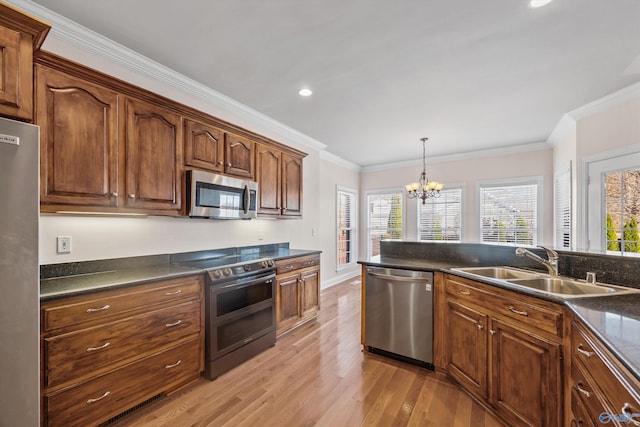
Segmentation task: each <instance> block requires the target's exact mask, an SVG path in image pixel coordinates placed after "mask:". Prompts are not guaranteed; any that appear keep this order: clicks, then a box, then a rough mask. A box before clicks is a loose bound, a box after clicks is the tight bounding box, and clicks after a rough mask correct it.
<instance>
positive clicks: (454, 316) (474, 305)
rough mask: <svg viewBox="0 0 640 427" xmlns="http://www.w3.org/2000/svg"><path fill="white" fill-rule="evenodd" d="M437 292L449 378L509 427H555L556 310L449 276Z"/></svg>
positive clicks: (558, 386)
mask: <svg viewBox="0 0 640 427" xmlns="http://www.w3.org/2000/svg"><path fill="white" fill-rule="evenodd" d="M444 288H445V289H444V290H440V291H441V292H445V293H446V297H445V298H444V299H443V301H444V302H445V303H446V307H440V309H442V308H444V310H445V313H446V315H445V319H444V327H445V330H446V331H447V336H446V339H445V342H444V343H443V345H444V346H445V355H444V361H445V369H446V371H448V373H449V375H450V376H451V377H452V378H453V379H454V380H456V381H457V382H458V383H459V384H460V385H461V386H462V387H463V388H464V389H465V390H467V391H468V392H469V393H471V394H472V395H474V396H475V397H476V398H477V399H478V400H480V401H481V402H483V403H484V404H485V405H487V406H488V407H490V408H491V409H493V410H494V412H495V413H496V414H497V415H498V416H499V417H501V418H502V419H503V420H504V421H505V422H507V424H508V425H510V426H545V427H549V426H562V425H563V423H562V414H563V403H562V402H563V393H562V390H563V385H562V384H563V383H562V333H563V330H564V329H563V328H562V322H563V309H562V307H561V306H558V307H557V308H554V307H553V305H554V304H551V303H544V302H540V303H539V304H538V303H537V302H536V300H535V299H533V298H528V297H525V296H522V295H519V294H516V293H514V292H510V291H506V290H499V291H498V290H494V289H493V288H492V287H491V286H489V285H484V284H482V283H477V282H474V281H471V280H468V279H463V278H460V277H457V276H453V275H445V280H444ZM437 292H438V291H437ZM554 309H555V312H554ZM553 314H556V316H554V315H553ZM556 323H558V324H556ZM538 326H540V327H538ZM549 330H557V331H558V333H557V334H551V333H549Z"/></svg>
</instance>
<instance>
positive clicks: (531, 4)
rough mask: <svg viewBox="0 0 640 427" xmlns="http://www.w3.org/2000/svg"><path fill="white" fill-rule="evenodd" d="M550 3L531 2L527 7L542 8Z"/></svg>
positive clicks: (538, 0)
mask: <svg viewBox="0 0 640 427" xmlns="http://www.w3.org/2000/svg"><path fill="white" fill-rule="evenodd" d="M549 3H551V0H531V1H530V2H529V7H542V6H545V5H548V4H549Z"/></svg>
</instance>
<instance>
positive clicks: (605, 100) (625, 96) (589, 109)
mask: <svg viewBox="0 0 640 427" xmlns="http://www.w3.org/2000/svg"><path fill="white" fill-rule="evenodd" d="M636 98H640V83H634V84H632V85H631V86H627V87H625V88H622V89H620V90H618V91H615V92H613V93H610V94H609V95H605V96H603V97H602V98H599V99H596V100H595V101H593V102H590V103H588V104H586V105H583V106H582V107H578V108H576V109H575V110H572V111H570V112H568V113H567V115H569V117H571V118H572V119H574V120H581V119H584V118H585V117H589V116H591V115H593V114H596V113H599V112H601V111H604V110H608V109H610V108H613V107H615V106H617V105H620V104H622V103H624V102H627V101H630V100H632V99H636Z"/></svg>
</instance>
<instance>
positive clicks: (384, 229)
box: [367, 191, 404, 257]
mask: <svg viewBox="0 0 640 427" xmlns="http://www.w3.org/2000/svg"><path fill="white" fill-rule="evenodd" d="M403 235H404V193H403V192H402V191H398V192H388V193H375V194H373V193H372V194H368V195H367V252H368V255H369V256H370V257H372V256H376V255H380V240H382V239H401V238H402V237H403Z"/></svg>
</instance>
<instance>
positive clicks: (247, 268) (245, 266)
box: [242, 264, 251, 271]
mask: <svg viewBox="0 0 640 427" xmlns="http://www.w3.org/2000/svg"><path fill="white" fill-rule="evenodd" d="M242 268H244V271H249V270H251V266H250V265H249V264H245V265H243V266H242Z"/></svg>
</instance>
